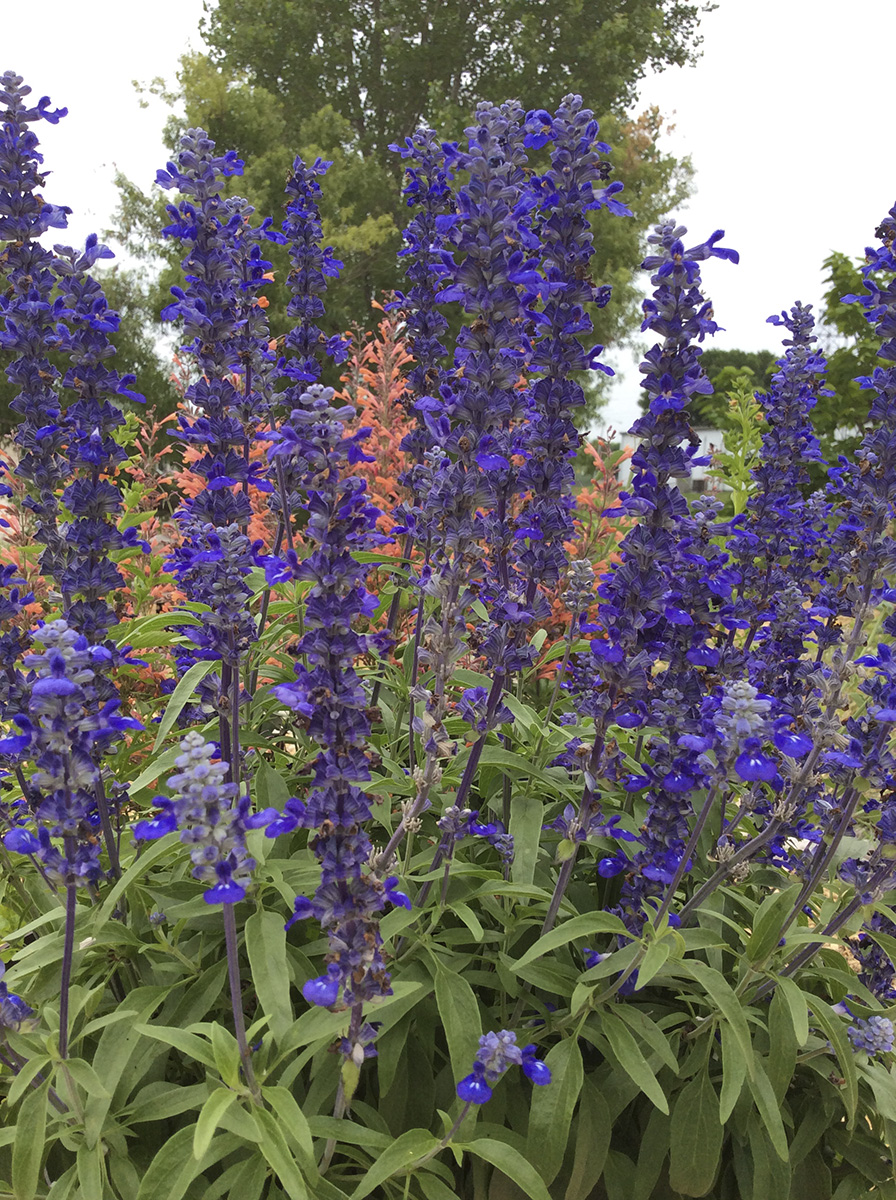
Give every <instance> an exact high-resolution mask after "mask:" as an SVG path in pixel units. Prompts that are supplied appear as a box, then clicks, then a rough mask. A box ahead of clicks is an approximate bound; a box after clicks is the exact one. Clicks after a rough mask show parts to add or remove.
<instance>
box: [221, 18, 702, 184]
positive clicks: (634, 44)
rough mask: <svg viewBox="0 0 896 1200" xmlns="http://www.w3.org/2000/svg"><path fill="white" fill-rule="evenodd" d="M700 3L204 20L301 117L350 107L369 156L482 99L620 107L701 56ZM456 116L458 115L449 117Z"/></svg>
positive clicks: (245, 68) (225, 62) (242, 71)
mask: <svg viewBox="0 0 896 1200" xmlns="http://www.w3.org/2000/svg"><path fill="white" fill-rule="evenodd" d="M700 11H701V5H699V4H688V3H682V2H681V0H659V2H657V0H499V2H497V3H493V4H492V5H481V4H478V3H476V2H475V0H417V3H415V4H407V3H406V0H285V2H284V0H219V3H218V4H217V5H216V6H215V7H214V8H213V9H212V10H211V12H210V14H209V16H208V18H207V20H205V21H204V22H203V26H202V32H203V36H204V37H205V39H206V42H207V43H208V45H209V47H210V51H211V54H210V58H211V61H212V63H213V64H214V66H215V68H216V69H218V70H221V69H224V70H225V71H230V72H234V73H235V75H236V76H237V77H240V78H242V79H245V80H246V82H247V83H248V84H249V85H251V87H252V88H253V89H256V88H257V89H262V90H263V91H264V92H266V93H267V94H268V95H269V96H271V97H274V98H275V99H276V100H277V101H279V102H280V104H281V112H282V118H283V120H284V122H285V125H286V130H285V132H286V133H287V135H288V136H289V137H290V138H292V140H293V141H295V139H296V136H297V135H298V134H299V132H300V128H299V127H300V125H301V123H302V121H303V119H304V114H307V113H315V112H319V111H320V109H321V108H323V107H324V106H325V105H327V104H331V105H332V106H333V108H334V109H335V110H336V111H337V112H339V113H340V114H341V115H342V116H343V117H344V118H345V120H346V121H347V122H348V125H349V127H350V129H351V131H352V135H353V138H354V140H355V142H356V144H357V146H358V148H359V150H360V151H361V153H362V154H364V155H365V156H368V155H371V154H372V155H375V156H376V157H377V158H378V159H379V161H380V163H381V164H382V165H383V166H385V167H386V168H387V169H389V170H391V172H392V173H393V174H398V173H400V172H399V168H398V167H397V166H396V165H395V164H392V165H391V166H390V165H389V164H390V163H391V159H390V158H389V155H388V146H389V143H390V142H394V141H395V140H396V139H398V138H403V137H404V136H405V135H406V134H407V133H409V132H410V131H411V130H412V129H413V128H414V127H415V126H416V125H417V124H418V123H419V122H420V121H421V120H427V121H430V122H432V123H433V124H435V123H436V121H438V122H439V124H438V127H439V128H441V129H445V130H446V131H447V130H451V129H453V130H454V136H457V135H458V134H459V133H460V131H461V128H462V127H463V124H465V121H464V119H463V118H464V114H465V113H467V112H468V111H469V110H470V109H471V108H472V107H473V106H474V105H475V104H476V103H477V102H478V101H479V100H482V99H491V100H499V99H501V98H503V97H505V96H515V97H517V98H518V99H519V100H520V102H521V103H522V104H523V107H526V108H539V107H543V106H545V105H547V104H548V103H549V102H551V101H555V100H557V99H558V98H559V97H560V96H562V95H564V94H565V93H567V92H580V93H581V94H582V95H583V96H584V97H585V99H586V102H587V103H588V105H589V107H591V108H593V109H594V110H595V111H596V112H610V111H616V112H619V113H621V112H622V111H624V109H625V108H626V107H628V106H629V105H630V104H631V103H632V102H633V101H634V99H635V94H636V85H637V82H638V80H639V79H640V78H641V77H642V76H643V75H644V73H645V71H646V70H647V68H648V67H653V68H658V69H661V68H662V67H664V66H667V65H670V64H675V65H683V64H685V63H690V62H693V61H694V59H695V55H696V51H697V47H698V46H699V43H700V38H699V36H698V34H697V25H698V20H699V14H700ZM446 118H447V124H446Z"/></svg>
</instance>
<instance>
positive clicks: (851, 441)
mask: <svg viewBox="0 0 896 1200" xmlns="http://www.w3.org/2000/svg"><path fill="white" fill-rule="evenodd" d="M862 265H863V263H862V260H861V259H852V258H850V257H849V256H848V255H846V254H841V253H839V252H838V251H834V252H833V253H832V254H829V255H828V257H827V258H826V259H825V260H824V269H825V272H826V276H825V284H826V288H825V292H824V297H823V305H824V307H823V309H822V312H821V322H822V329H821V333H822V340H823V343H824V347H825V351H826V353H827V359H828V378H827V383H828V387H830V388H831V389H832V390H833V391H834V393H835V395H833V396H830V397H822V398H821V399H820V400H819V402H818V405H817V407H816V408H815V410H814V412H813V418H814V423H815V428H816V432H817V434H818V440H819V441H820V442H821V447H822V451H823V452H824V455H825V458H827V459H828V460H829V461H832V462H835V461H836V459H837V456H838V455H839V454H845V453H847V452H852V451H853V450H854V449H855V447H856V446H857V445H858V443H859V437H860V435H861V432H862V429H863V427H864V424H865V420H866V417H867V415H868V393H867V392H864V391H863V390H862V388H861V387H860V386H859V384H858V383H857V382H856V379H857V378H858V377H860V376H863V375H870V374H871V373H872V371H873V370H874V368H875V366H880V362H879V360H878V357H877V351H878V349H879V342H878V341H876V340H875V336H874V330H873V329H872V327H871V326H870V325H869V324H868V322H867V321H866V319H865V314H864V310H863V309H862V307H861V305H859V304H850V303H847V302H845V301H844V299H843V297H844V296H849V295H855V294H856V293H859V294H861V293H862V291H863V283H862V274H861V269H862Z"/></svg>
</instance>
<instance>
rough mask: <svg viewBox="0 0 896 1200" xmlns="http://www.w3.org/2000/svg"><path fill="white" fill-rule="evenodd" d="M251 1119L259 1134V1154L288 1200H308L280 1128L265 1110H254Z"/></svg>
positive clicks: (299, 1174)
mask: <svg viewBox="0 0 896 1200" xmlns="http://www.w3.org/2000/svg"><path fill="white" fill-rule="evenodd" d="M252 1117H253V1119H254V1121H255V1124H256V1126H257V1128H258V1132H259V1135H260V1136H259V1145H260V1147H261V1152H262V1154H263V1155H264V1156H265V1158H266V1159H267V1161H268V1163H269V1164H270V1166H271V1168H272V1169H273V1172H274V1175H275V1176H276V1179H277V1182H278V1183H279V1184H280V1186H281V1188H283V1190H284V1191H285V1192H286V1194H287V1196H289V1200H309V1192H308V1188H307V1187H306V1186H305V1180H304V1179H303V1178H302V1173H301V1171H300V1170H299V1168H298V1167H297V1166H296V1161H295V1159H294V1158H293V1156H292V1154H291V1153H290V1151H289V1147H288V1146H287V1144H286V1139H285V1138H284V1136H283V1134H282V1132H281V1130H280V1126H279V1125H278V1124H277V1122H276V1120H275V1119H274V1117H273V1116H271V1114H270V1113H269V1112H267V1110H266V1109H263V1108H256V1109H254V1110H253V1112H252Z"/></svg>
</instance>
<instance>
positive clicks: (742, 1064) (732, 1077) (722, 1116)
mask: <svg viewBox="0 0 896 1200" xmlns="http://www.w3.org/2000/svg"><path fill="white" fill-rule="evenodd" d="M719 1032H720V1033H721V1035H722V1090H721V1094H720V1095H719V1120H720V1121H721V1123H722V1124H723V1125H724V1124H725V1122H726V1121H727V1120H728V1118H729V1117H730V1116H731V1114H732V1112H733V1111H734V1106H735V1104H737V1102H738V1100H739V1099H740V1094H741V1092H742V1091H743V1089H744V1084H745V1083H746V1081H747V1058H746V1055H745V1054H744V1051H743V1047H742V1046H741V1044H740V1042H739V1041H738V1039H737V1038H736V1037H735V1036H734V1033H733V1032H732V1030H731V1026H730V1025H729V1024H728V1023H727V1022H724V1021H723V1022H722V1028H721V1029H720V1031H719Z"/></svg>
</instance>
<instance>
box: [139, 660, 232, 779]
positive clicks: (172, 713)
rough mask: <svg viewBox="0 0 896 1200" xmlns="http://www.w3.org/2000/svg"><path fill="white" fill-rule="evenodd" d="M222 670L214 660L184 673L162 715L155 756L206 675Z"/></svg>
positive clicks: (195, 665)
mask: <svg viewBox="0 0 896 1200" xmlns="http://www.w3.org/2000/svg"><path fill="white" fill-rule="evenodd" d="M220 668H221V664H220V663H219V662H215V661H214V660H212V661H210V662H209V661H206V660H205V659H202V660H200V661H199V662H197V663H193V665H192V667H190V668H189V670H188V671H185V672H184V674H183V675H182V676H181V678H180V680H179V681H178V684H177V687H176V688H175V689H174V691H173V692H172V693H171V699H170V700H169V701H168V703H167V704H166V705H165V712H164V713H163V714H162V719H161V721H160V722H159V731H158V733H157V734H156V740H155V742H154V743H153V747H152V752H153V754H155V752H156V751H157V750H158V748H159V746H161V744H162V742H164V740H165V738H166V737H167V736H168V734H169V733H170V732H171V730H172V729H173V728H174V723H175V721H176V720H177V718H178V717H179V716H180V714H181V713H182V712H183V710H184V708H185V707H186V704H187V701H188V700H189V699H190V697H191V696H192V695H193V693H194V692H195V691H196V688H197V687H198V686H199V684H200V683H201V682H202V681H203V679H205V677H206V675H210V674H211V672H212V671H214V670H220ZM178 753H180V750H178ZM135 790H136V789H135V788H132V792H133V791H135Z"/></svg>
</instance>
